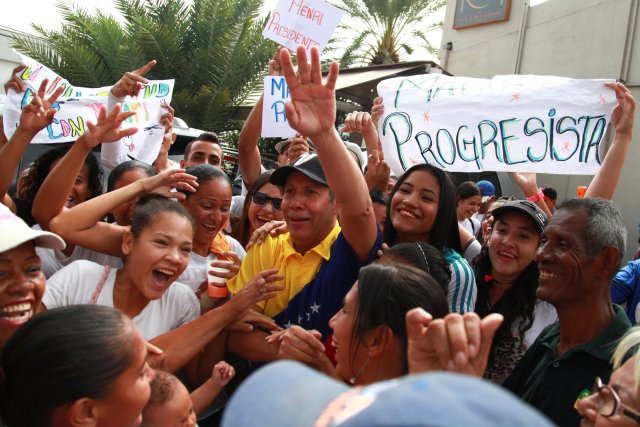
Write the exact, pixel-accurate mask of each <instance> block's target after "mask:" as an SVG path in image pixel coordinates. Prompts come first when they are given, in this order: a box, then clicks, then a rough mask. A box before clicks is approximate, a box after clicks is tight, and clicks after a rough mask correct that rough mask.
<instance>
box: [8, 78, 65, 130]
mask: <svg viewBox="0 0 640 427" xmlns="http://www.w3.org/2000/svg"><path fill="white" fill-rule="evenodd" d="M48 84H49V80H47V79H44V80H43V81H42V83H41V84H40V88H39V89H38V93H37V94H36V95H35V96H34V97H33V100H31V103H30V104H29V105H27V106H26V107H25V108H24V109H23V110H22V113H21V114H20V124H19V126H20V129H22V130H24V131H26V132H29V133H31V134H34V135H35V134H36V133H38V132H40V131H41V130H42V129H44V128H46V127H47V126H49V125H50V124H51V123H52V122H53V116H54V115H55V114H56V112H57V111H58V110H56V109H55V108H51V107H52V106H53V104H55V102H56V101H57V99H58V97H59V96H60V94H62V91H63V90H64V87H62V86H60V87H58V88H57V89H56V90H55V91H54V92H53V94H51V96H50V97H49V98H46V99H45V97H44V95H45V91H46V90H47V85H48ZM5 87H6V85H5Z"/></svg>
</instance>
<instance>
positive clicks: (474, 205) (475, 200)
mask: <svg viewBox="0 0 640 427" xmlns="http://www.w3.org/2000/svg"><path fill="white" fill-rule="evenodd" d="M481 204H482V196H480V195H478V196H471V197H468V198H466V199H464V200H458V221H462V220H463V219H469V218H471V217H472V216H473V215H475V214H476V213H478V211H479V210H480V205H481Z"/></svg>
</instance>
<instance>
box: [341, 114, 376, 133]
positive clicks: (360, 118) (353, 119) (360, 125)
mask: <svg viewBox="0 0 640 427" xmlns="http://www.w3.org/2000/svg"><path fill="white" fill-rule="evenodd" d="M372 128H373V131H375V127H374V125H373V121H372V120H371V115H370V114H369V113H367V112H366V111H352V112H351V113H349V114H347V117H346V118H345V119H344V124H343V125H342V128H340V132H358V133H365V132H367V131H371V130H372Z"/></svg>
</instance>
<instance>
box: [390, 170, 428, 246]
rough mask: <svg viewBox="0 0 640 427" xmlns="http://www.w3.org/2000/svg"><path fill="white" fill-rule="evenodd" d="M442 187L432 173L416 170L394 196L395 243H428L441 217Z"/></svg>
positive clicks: (392, 212)
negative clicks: (439, 209) (438, 218)
mask: <svg viewBox="0 0 640 427" xmlns="http://www.w3.org/2000/svg"><path fill="white" fill-rule="evenodd" d="M439 200H440V184H439V183H438V180H437V178H436V177H435V175H433V174H432V173H431V172H427V171H425V170H416V171H414V172H413V173H411V175H409V176H408V177H407V178H406V179H405V180H404V182H403V183H402V184H401V185H400V186H399V187H398V191H396V192H395V193H394V194H393V196H392V197H391V207H390V210H389V213H390V215H391V224H393V228H395V230H396V233H397V238H396V243H402V242H416V241H425V242H428V241H429V236H430V234H431V229H432V228H433V224H434V222H435V219H436V216H437V215H438V207H439Z"/></svg>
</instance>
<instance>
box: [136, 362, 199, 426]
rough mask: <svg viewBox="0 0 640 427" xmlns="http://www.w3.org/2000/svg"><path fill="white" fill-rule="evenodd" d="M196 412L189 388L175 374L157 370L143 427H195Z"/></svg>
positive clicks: (143, 415) (144, 414)
mask: <svg viewBox="0 0 640 427" xmlns="http://www.w3.org/2000/svg"><path fill="white" fill-rule="evenodd" d="M195 425H196V413H195V411H194V409H193V403H192V402H191V396H189V391H188V390H187V388H186V387H185V386H184V385H183V384H182V383H181V382H180V380H179V379H178V378H176V377H175V376H174V375H173V374H170V373H168V372H163V371H155V376H154V378H153V380H152V381H151V397H150V398H149V402H147V406H145V407H144V410H143V411H142V427H152V426H153V427H164V426H167V427H173V426H181V427H195Z"/></svg>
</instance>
